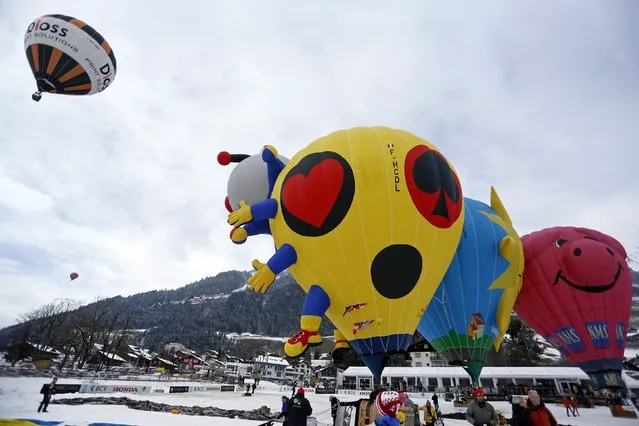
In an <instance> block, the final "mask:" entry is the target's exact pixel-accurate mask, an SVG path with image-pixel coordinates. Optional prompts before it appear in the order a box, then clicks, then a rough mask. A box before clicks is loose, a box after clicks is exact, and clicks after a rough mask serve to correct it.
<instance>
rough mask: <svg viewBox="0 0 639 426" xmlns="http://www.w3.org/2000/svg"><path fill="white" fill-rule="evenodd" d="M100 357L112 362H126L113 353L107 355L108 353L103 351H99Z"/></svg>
mask: <svg viewBox="0 0 639 426" xmlns="http://www.w3.org/2000/svg"><path fill="white" fill-rule="evenodd" d="M99 352H100V353H101V354H102V355H104V356H105V357H107V358H109V359H112V360H113V361H119V362H126V359H124V358H122V357H120V356H118V355H117V354H114V353H109V352H104V351H99Z"/></svg>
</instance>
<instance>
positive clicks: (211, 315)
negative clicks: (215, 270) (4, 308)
mask: <svg viewBox="0 0 639 426" xmlns="http://www.w3.org/2000/svg"><path fill="white" fill-rule="evenodd" d="M249 276H250V273H249V272H241V271H229V272H222V273H220V274H218V275H216V276H215V277H208V278H204V279H202V280H200V281H197V282H194V283H191V284H188V285H186V286H184V287H181V288H178V289H175V290H154V291H150V292H146V293H140V294H135V295H132V296H129V297H126V298H124V297H120V296H117V297H113V298H109V299H105V300H101V301H99V302H96V303H92V304H89V305H86V306H83V307H81V308H80V309H78V310H77V311H76V312H74V313H73V315H74V316H76V317H82V316H85V317H91V316H92V315H94V314H95V313H96V312H104V311H108V312H113V311H115V310H117V311H118V312H119V317H120V318H128V319H129V322H128V329H137V330H140V329H142V330H146V331H145V333H144V335H143V338H144V344H145V346H146V347H151V348H154V347H156V346H158V345H161V344H165V343H169V342H180V343H182V344H185V345H187V346H189V347H192V348H194V349H206V348H208V347H210V346H211V344H212V341H213V339H214V338H215V333H216V332H238V333H240V332H249V333H255V334H263V335H266V336H289V335H291V334H292V333H294V332H296V331H297V330H298V329H299V315H300V312H301V309H302V304H303V302H304V291H303V290H302V289H301V288H300V287H299V286H298V285H297V283H296V282H295V281H294V280H293V278H292V277H291V276H290V275H288V274H282V276H280V277H279V278H278V279H277V281H276V282H275V283H273V285H272V286H271V287H270V288H269V290H268V292H267V293H266V294H260V293H255V292H253V291H247V285H246V282H247V279H248V277H249ZM11 329H12V327H9V328H7V329H4V330H0V344H1V343H2V341H3V340H4V341H5V342H6V339H7V338H8V336H9V334H10V332H11ZM332 330H333V328H332V326H331V325H330V323H329V322H328V320H326V321H324V324H323V326H322V328H321V329H320V332H321V333H322V334H323V335H327V334H332Z"/></svg>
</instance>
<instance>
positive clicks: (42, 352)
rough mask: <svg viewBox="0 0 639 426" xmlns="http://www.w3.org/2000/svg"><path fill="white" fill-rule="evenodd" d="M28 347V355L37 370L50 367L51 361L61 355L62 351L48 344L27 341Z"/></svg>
mask: <svg viewBox="0 0 639 426" xmlns="http://www.w3.org/2000/svg"><path fill="white" fill-rule="evenodd" d="M27 347H28V348H29V351H28V353H29V356H30V357H31V360H32V361H33V365H34V366H35V368H36V369H38V370H44V369H47V368H51V365H52V364H53V361H55V360H57V359H58V358H59V357H62V356H63V353H62V352H60V351H58V350H57V349H54V348H52V347H50V346H46V345H41V344H37V343H33V342H27Z"/></svg>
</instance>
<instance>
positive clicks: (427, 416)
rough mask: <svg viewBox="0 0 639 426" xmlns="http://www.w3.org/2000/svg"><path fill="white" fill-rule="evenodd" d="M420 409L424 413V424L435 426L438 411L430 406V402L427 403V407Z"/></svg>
mask: <svg viewBox="0 0 639 426" xmlns="http://www.w3.org/2000/svg"><path fill="white" fill-rule="evenodd" d="M419 409H420V410H423V411H424V423H426V426H433V425H434V424H435V420H437V411H436V410H435V408H433V406H432V405H430V401H426V405H424V406H422V407H419Z"/></svg>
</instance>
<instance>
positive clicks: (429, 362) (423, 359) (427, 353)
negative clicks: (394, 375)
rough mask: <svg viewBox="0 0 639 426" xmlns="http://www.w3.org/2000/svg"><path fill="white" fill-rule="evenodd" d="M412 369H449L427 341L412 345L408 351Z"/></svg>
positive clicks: (446, 363)
mask: <svg viewBox="0 0 639 426" xmlns="http://www.w3.org/2000/svg"><path fill="white" fill-rule="evenodd" d="M407 354H408V358H407V360H408V361H409V362H410V366H411V367H447V366H448V362H447V361H446V360H445V359H443V358H442V357H441V356H440V355H439V354H438V353H437V352H436V351H435V348H433V347H432V346H431V345H430V344H429V343H428V342H427V341H426V340H422V341H419V342H417V343H414V344H413V345H411V346H410V347H409V348H408V350H407Z"/></svg>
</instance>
